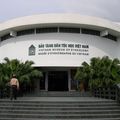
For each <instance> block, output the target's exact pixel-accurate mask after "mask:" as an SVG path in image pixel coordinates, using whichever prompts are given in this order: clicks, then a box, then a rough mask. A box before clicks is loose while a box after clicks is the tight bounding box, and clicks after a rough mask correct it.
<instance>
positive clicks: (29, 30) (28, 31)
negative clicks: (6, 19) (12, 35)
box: [17, 29, 35, 36]
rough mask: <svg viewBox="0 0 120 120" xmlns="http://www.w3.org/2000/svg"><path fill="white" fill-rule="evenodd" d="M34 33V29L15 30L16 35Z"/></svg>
mask: <svg viewBox="0 0 120 120" xmlns="http://www.w3.org/2000/svg"><path fill="white" fill-rule="evenodd" d="M34 33H35V29H28V30H21V31H18V32H17V36H22V35H29V34H34Z"/></svg>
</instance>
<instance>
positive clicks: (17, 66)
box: [0, 58, 42, 89]
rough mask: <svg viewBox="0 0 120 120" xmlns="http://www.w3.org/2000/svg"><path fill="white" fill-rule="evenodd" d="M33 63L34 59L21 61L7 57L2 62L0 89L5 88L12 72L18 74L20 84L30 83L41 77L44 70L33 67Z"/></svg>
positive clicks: (0, 66)
mask: <svg viewBox="0 0 120 120" xmlns="http://www.w3.org/2000/svg"><path fill="white" fill-rule="evenodd" d="M33 64H34V62H33V61H25V62H21V61H19V60H18V59H12V60H10V59H9V58H5V59H4V62H3V63H0V89H3V88H5V85H6V84H7V83H8V82H9V81H10V78H11V77H12V74H16V76H17V78H18V80H19V82H20V84H25V85H29V84H30V82H31V81H32V79H33V78H36V77H41V76H42V72H41V71H38V70H37V69H35V68H34V67H32V65H33Z"/></svg>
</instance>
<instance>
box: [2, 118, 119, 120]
mask: <svg viewBox="0 0 120 120" xmlns="http://www.w3.org/2000/svg"><path fill="white" fill-rule="evenodd" d="M0 120H120V118H92V119H87V118H84V119H81V118H78V119H77V118H76V119H71V118H69V119H67V118H66V119H65V118H64V119H61V118H57V119H53V118H52V119H51V118H49V119H44V118H42V119H40V118H34V119H33V118H0Z"/></svg>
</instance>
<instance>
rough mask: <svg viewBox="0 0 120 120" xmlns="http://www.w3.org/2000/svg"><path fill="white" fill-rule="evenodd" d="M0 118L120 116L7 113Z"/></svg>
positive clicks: (115, 116)
mask: <svg viewBox="0 0 120 120" xmlns="http://www.w3.org/2000/svg"><path fill="white" fill-rule="evenodd" d="M0 117H2V118H4V117H5V118H33V119H34V118H43V119H48V118H52V119H57V118H61V119H63V118H64V119H66V118H67V119H68V118H70V119H77V118H79V119H81V118H82V119H83V118H120V114H117V113H116V114H106V113H104V114H88V113H86V114H22V115H21V114H8V113H3V114H0Z"/></svg>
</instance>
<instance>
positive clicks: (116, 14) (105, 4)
mask: <svg viewBox="0 0 120 120" xmlns="http://www.w3.org/2000/svg"><path fill="white" fill-rule="evenodd" d="M46 13H73V14H74V13H78V14H80V15H88V16H95V17H100V18H104V19H108V20H112V21H116V22H120V0H0V22H4V21H7V20H10V19H13V18H17V17H23V16H29V15H36V14H46Z"/></svg>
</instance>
